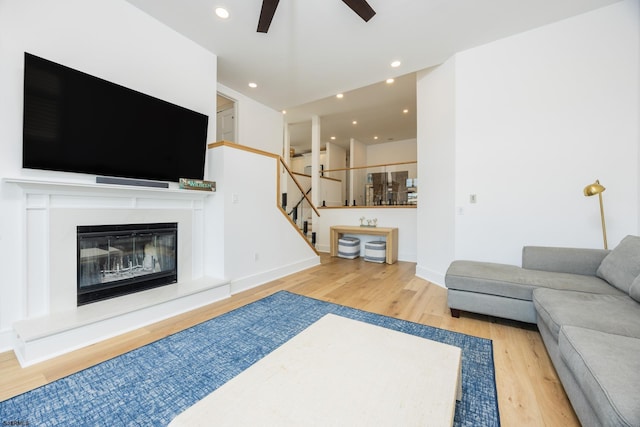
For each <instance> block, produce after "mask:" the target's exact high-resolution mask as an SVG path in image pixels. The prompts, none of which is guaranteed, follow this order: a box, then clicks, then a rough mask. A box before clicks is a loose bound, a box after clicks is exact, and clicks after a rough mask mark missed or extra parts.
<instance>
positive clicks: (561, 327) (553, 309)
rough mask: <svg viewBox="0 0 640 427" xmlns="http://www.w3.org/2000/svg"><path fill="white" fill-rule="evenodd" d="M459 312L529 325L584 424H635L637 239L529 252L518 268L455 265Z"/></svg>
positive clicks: (639, 311)
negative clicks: (609, 246) (535, 330)
mask: <svg viewBox="0 0 640 427" xmlns="http://www.w3.org/2000/svg"><path fill="white" fill-rule="evenodd" d="M445 284H446V286H447V294H448V304H449V307H450V309H451V314H452V315H453V316H456V317H457V316H459V315H460V312H461V311H469V312H475V313H482V314H487V315H491V316H497V317H503V318H507V319H513V320H517V321H522V322H528V323H535V324H537V326H538V329H539V330H540V334H541V336H542V339H543V342H544V344H545V346H546V348H547V352H548V353H549V356H550V357H551V360H552V362H553V364H554V367H555V368H556V371H557V373H558V376H559V378H560V380H561V381H562V384H563V386H564V389H565V391H566V392H567V395H568V396H569V400H570V401H571V404H572V405H573V408H574V409H575V412H576V414H577V415H578V418H579V419H580V422H581V423H582V424H583V425H584V426H635V427H638V426H640V237H638V236H627V237H625V238H624V239H623V240H622V242H620V244H619V245H618V246H617V247H616V248H615V249H613V250H611V251H607V250H597V249H578V248H550V247H533V246H528V247H525V248H524V249H523V252H522V267H518V266H512V265H504V264H493V263H485V262H476V261H454V262H453V263H451V265H450V267H449V269H448V270H447V274H446V276H445Z"/></svg>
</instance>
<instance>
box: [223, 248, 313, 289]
mask: <svg viewBox="0 0 640 427" xmlns="http://www.w3.org/2000/svg"><path fill="white" fill-rule="evenodd" d="M316 265H320V257H319V256H313V257H312V258H309V259H306V260H303V261H300V262H296V263H294V264H289V265H286V266H284V267H278V268H274V269H273V270H269V271H263V272H261V273H258V274H255V275H252V276H246V277H242V278H240V279H235V280H232V281H231V295H233V294H237V293H238V292H242V291H246V290H248V289H252V288H255V287H257V286H260V285H264V284H265V283H268V282H271V281H272V280H277V279H279V278H281V277H284V276H288V275H289V274H293V273H297V272H299V271H302V270H306V269H307V268H311V267H315V266H316Z"/></svg>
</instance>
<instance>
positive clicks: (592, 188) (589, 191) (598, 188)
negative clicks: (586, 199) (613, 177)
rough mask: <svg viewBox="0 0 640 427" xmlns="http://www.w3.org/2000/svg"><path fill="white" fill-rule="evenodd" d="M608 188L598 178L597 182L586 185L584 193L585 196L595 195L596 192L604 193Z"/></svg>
mask: <svg viewBox="0 0 640 427" xmlns="http://www.w3.org/2000/svg"><path fill="white" fill-rule="evenodd" d="M604 190H606V188H604V187H603V186H602V185H600V181H599V180H597V179H596V182H594V183H593V184H589V185H587V186H586V187H584V195H585V196H595V195H596V194H600V193H602V192H603V191H604Z"/></svg>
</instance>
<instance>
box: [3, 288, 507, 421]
mask: <svg viewBox="0 0 640 427" xmlns="http://www.w3.org/2000/svg"><path fill="white" fill-rule="evenodd" d="M327 313H334V314H337V315H339V316H344V317H348V318H351V319H355V320H360V321H364V322H368V323H371V324H374V325H379V326H383V327H386V328H389V329H393V330H396V331H401V332H405V333H408V334H412V335H416V336H420V337H424V338H428V339H431V340H434V341H440V342H443V343H446V344H451V345H455V346H457V347H460V348H461V349H462V400H461V401H460V402H457V403H456V413H455V423H454V425H456V426H474V427H478V426H499V425H500V420H499V416H498V405H497V396H496V386H495V371H494V366H493V346H492V342H491V340H487V339H483V338H477V337H472V336H469V335H464V334H459V333H455V332H449V331H446V330H443V329H437V328H432V327H429V326H424V325H420V324H417V323H412V322H407V321H403V320H398V319H394V318H391V317H386V316H381V315H378V314H373V313H368V312H365V311H361V310H356V309H353V308H349V307H344V306H340V305H336V304H331V303H327V302H323V301H318V300H315V299H312V298H307V297H304V296H300V295H296V294H292V293H289V292H286V291H281V292H278V293H276V294H274V295H271V296H269V297H266V298H263V299H261V300H259V301H256V302H253V303H251V304H248V305H246V306H244V307H241V308H238V309H236V310H234V311H231V312H229V313H226V314H223V315H221V316H219V317H216V318H214V319H211V320H208V321H206V322H204V323H201V324H199V325H196V326H194V327H192V328H189V329H186V330H184V331H181V332H178V333H176V334H174V335H171V336H169V337H167V338H164V339H161V340H159V341H156V342H154V343H151V344H149V345H146V346H144V347H141V348H139V349H136V350H133V351H131V352H129V353H126V354H123V355H121V356H118V357H115V358H113V359H111V360H108V361H106V362H103V363H100V364H99V365H96V366H93V367H91V368H88V369H85V370H83V371H81V372H78V373H76V374H73V375H70V376H68V377H65V378H62V379H60V380H58V381H55V382H53V383H51V384H47V385H45V386H42V387H40V388H38V389H35V390H32V391H29V392H27V393H24V394H21V395H19V396H16V397H14V398H12V399H9V400H5V401H4V402H0V423H2V425H29V426H125V425H130V426H147V425H151V426H165V425H167V424H168V423H169V422H170V421H171V420H172V419H173V418H174V417H176V416H177V415H178V414H179V413H181V412H182V411H184V410H185V409H187V408H188V407H190V406H191V405H193V404H194V403H196V402H197V401H198V400H200V399H202V398H203V397H205V396H207V395H208V394H209V393H211V392H212V391H213V390H215V389H217V388H218V387H220V386H221V385H222V384H224V383H225V382H227V381H228V380H230V379H231V378H233V377H235V376H236V375H238V374H239V373H240V372H242V371H243V370H245V369H247V368H248V367H249V366H251V365H252V364H254V363H255V362H256V361H258V360H260V359H261V358H262V357H264V356H266V355H267V354H269V353H270V352H271V351H273V350H274V349H276V348H277V347H279V346H280V345H282V344H283V343H285V342H286V341H288V340H289V339H290V338H292V337H294V336H295V335H296V334H298V333H299V332H301V331H302V330H303V329H305V328H306V327H307V326H309V325H311V324H312V323H313V322H315V321H316V320H318V319H320V318H321V317H322V316H324V315H325V314H327ZM212 425H215V420H212ZM300 425H304V420H301V422H300Z"/></svg>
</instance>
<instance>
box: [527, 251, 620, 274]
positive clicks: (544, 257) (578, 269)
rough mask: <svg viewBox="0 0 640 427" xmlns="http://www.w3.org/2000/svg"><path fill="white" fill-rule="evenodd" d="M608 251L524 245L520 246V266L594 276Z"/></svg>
mask: <svg viewBox="0 0 640 427" xmlns="http://www.w3.org/2000/svg"><path fill="white" fill-rule="evenodd" d="M609 252H610V251H608V250H605V249H583V248H553V247H546V246H525V247H524V248H522V268H527V269H530V270H543V271H553V272H556V273H571V274H582V275H584V276H595V275H596V271H597V270H598V267H599V266H600V263H601V262H602V260H603V259H604V257H605V256H607V254H608V253H609Z"/></svg>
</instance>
